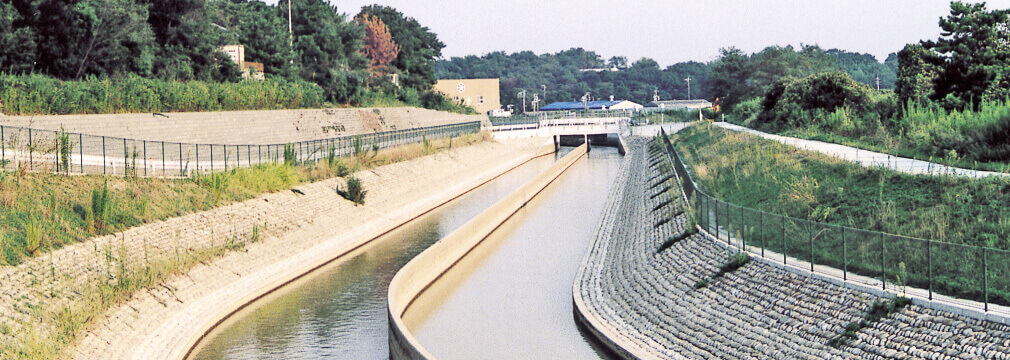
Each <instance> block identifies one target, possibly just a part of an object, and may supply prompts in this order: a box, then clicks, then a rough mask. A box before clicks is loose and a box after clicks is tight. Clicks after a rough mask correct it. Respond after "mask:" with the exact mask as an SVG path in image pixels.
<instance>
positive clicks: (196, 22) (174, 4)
mask: <svg viewBox="0 0 1010 360" xmlns="http://www.w3.org/2000/svg"><path fill="white" fill-rule="evenodd" d="M140 1H144V2H146V3H147V4H148V5H149V9H148V12H149V13H150V16H149V18H148V22H149V23H150V24H151V29H152V30H153V31H154V37H155V42H157V43H158V45H159V47H158V51H157V52H156V54H155V60H154V71H153V72H154V75H155V76H158V77H160V78H164V79H173V80H204V81H236V80H238V79H239V72H238V71H237V68H236V67H235V65H234V63H232V62H231V61H230V60H229V59H228V57H227V56H226V55H224V53H222V52H221V51H220V48H221V46H224V45H227V41H226V40H227V38H226V37H225V36H224V32H223V31H222V30H221V29H220V28H218V27H217V26H214V24H213V23H211V21H210V17H209V16H208V15H207V11H206V9H207V6H206V5H207V4H206V2H205V0H140Z"/></svg>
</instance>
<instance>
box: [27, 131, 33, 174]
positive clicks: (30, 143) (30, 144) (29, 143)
mask: <svg viewBox="0 0 1010 360" xmlns="http://www.w3.org/2000/svg"><path fill="white" fill-rule="evenodd" d="M34 153H35V149H34V148H33V146H32V128H28V170H33V168H32V166H34V164H32V163H34V162H35V159H34Z"/></svg>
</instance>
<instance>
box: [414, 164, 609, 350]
mask: <svg viewBox="0 0 1010 360" xmlns="http://www.w3.org/2000/svg"><path fill="white" fill-rule="evenodd" d="M620 164H621V155H620V154H618V153H617V150H616V149H614V148H604V147H596V148H593V149H592V151H591V152H590V153H589V155H588V160H586V161H579V162H577V163H576V164H575V165H574V166H572V167H571V168H570V169H569V170H568V171H567V172H566V173H565V174H563V175H562V176H561V177H559V178H558V180H557V181H555V182H554V183H553V184H552V185H551V186H549V187H548V188H547V189H546V190H545V191H544V192H542V193H541V194H540V195H539V196H537V197H536V198H535V199H534V200H533V201H532V202H530V203H529V204H528V205H527V206H526V207H524V208H523V209H522V210H520V212H519V213H517V214H516V215H514V216H513V217H512V218H511V219H509V220H508V221H507V222H506V223H505V224H504V225H503V226H502V227H501V228H499V229H498V230H496V231H495V232H494V233H493V234H492V235H491V236H490V237H488V238H487V239H485V240H484V242H483V243H481V244H480V245H478V247H477V248H476V249H475V250H474V251H473V252H471V253H470V255H468V256H467V257H466V258H464V259H463V260H462V261H460V262H459V263H457V265H456V266H454V267H453V268H452V269H451V270H450V271H448V272H447V273H446V274H445V275H443V277H442V278H441V279H439V281H437V282H436V283H434V284H432V286H431V287H429V288H428V290H427V291H425V292H424V293H423V294H422V295H421V296H420V297H419V298H418V299H417V300H415V302H414V303H413V304H412V305H411V307H410V308H408V309H407V313H406V314H405V317H404V322H405V323H406V325H407V327H408V329H410V330H411V332H412V333H413V334H414V335H415V336H416V337H417V339H418V340H419V341H420V342H421V344H422V346H424V348H425V349H427V350H428V351H430V352H431V353H432V354H433V355H434V356H435V357H436V358H438V359H440V360H444V359H594V358H606V355H605V354H604V353H603V352H602V351H601V350H599V349H598V348H596V347H595V345H594V344H593V343H592V342H590V341H588V340H587V339H586V338H585V337H584V336H583V334H582V333H581V332H580V331H579V330H578V327H577V325H576V323H575V320H574V316H573V310H572V284H573V282H574V279H575V273H576V272H577V271H578V269H579V266H580V265H581V261H582V258H583V256H584V254H585V253H586V251H587V249H588V247H589V245H590V242H591V240H592V239H593V237H594V235H595V230H596V227H597V224H598V223H599V220H600V216H601V215H602V210H603V206H604V203H605V202H606V200H607V195H609V193H610V188H611V186H612V185H613V183H614V180H615V179H616V177H617V175H618V169H619V167H620Z"/></svg>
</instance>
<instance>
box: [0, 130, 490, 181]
mask: <svg viewBox="0 0 1010 360" xmlns="http://www.w3.org/2000/svg"><path fill="white" fill-rule="evenodd" d="M480 130H481V127H480V122H479V121H474V122H467V123H459V124H450V125H439V126H430V127H421V128H413V129H404V130H393V131H385V132H377V133H369V134H359V135H349V136H342V137H335V138H329V139H319V140H308V141H300V142H294V143H288V144H262V145H224V144H192V143H177V142H165V141H151V140H135V139H124V138H118V137H111V136H97V135H85V134H79V133H70V132H63V131H52V130H39V129H31V128H23V127H12V126H0V169H24V170H26V171H36V172H58V173H65V174H106V175H131V176H167V177H174V176H183V177H185V176H190V175H192V174H193V173H197V172H212V171H225V170H228V169H232V168H236V167H246V166H253V165H256V164H262V163H269V162H283V161H285V160H287V161H296V162H305V161H315V160H320V159H324V158H326V157H327V156H329V155H330V154H331V153H333V154H334V155H335V156H338V157H341V156H349V155H354V154H357V153H360V152H363V151H372V150H377V149H385V148H390V147H395V146H400V145H405V144H410V143H417V142H422V141H424V140H425V139H429V140H430V139H437V138H445V137H456V136H460V135H463V134H473V133H478V132H480Z"/></svg>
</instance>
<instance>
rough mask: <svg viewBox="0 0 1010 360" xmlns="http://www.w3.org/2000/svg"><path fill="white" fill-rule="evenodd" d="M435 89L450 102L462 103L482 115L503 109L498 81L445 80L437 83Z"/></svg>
mask: <svg viewBox="0 0 1010 360" xmlns="http://www.w3.org/2000/svg"><path fill="white" fill-rule="evenodd" d="M434 88H435V91H438V92H440V93H442V94H443V95H445V96H446V97H448V98H449V99H450V100H453V101H456V102H462V103H463V105H467V106H469V107H472V108H474V110H477V111H478V112H480V113H481V114H487V112H488V111H491V110H496V109H501V95H500V94H499V91H500V90H499V83H498V79H443V80H439V81H438V82H436V83H435V86H434Z"/></svg>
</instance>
